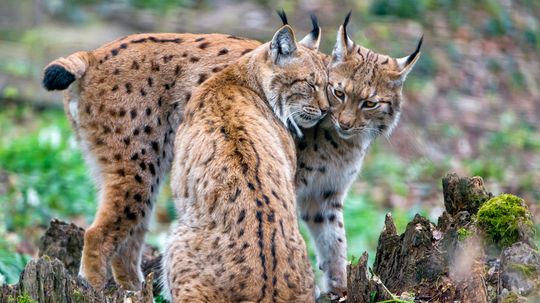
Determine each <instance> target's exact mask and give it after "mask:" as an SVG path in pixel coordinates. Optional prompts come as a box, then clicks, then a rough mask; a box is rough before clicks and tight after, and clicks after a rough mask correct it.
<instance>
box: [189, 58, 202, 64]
mask: <svg viewBox="0 0 540 303" xmlns="http://www.w3.org/2000/svg"><path fill="white" fill-rule="evenodd" d="M199 60H200V59H199V58H198V57H191V58H189V62H191V63H195V62H199Z"/></svg>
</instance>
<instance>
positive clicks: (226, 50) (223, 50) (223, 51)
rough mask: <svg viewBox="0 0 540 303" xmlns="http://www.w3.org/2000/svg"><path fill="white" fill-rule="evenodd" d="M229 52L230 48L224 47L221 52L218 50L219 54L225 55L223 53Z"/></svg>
mask: <svg viewBox="0 0 540 303" xmlns="http://www.w3.org/2000/svg"><path fill="white" fill-rule="evenodd" d="M228 52H229V50H228V49H226V48H222V49H220V50H219V52H218V54H217V55H218V56H223V55H225V54H227V53H228Z"/></svg>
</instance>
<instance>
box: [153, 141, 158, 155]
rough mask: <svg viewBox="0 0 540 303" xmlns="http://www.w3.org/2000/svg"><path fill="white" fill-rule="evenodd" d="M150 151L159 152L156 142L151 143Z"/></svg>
mask: <svg viewBox="0 0 540 303" xmlns="http://www.w3.org/2000/svg"><path fill="white" fill-rule="evenodd" d="M151 145H152V149H153V150H154V151H155V152H156V153H157V152H159V144H158V143H157V142H156V141H152V143H151Z"/></svg>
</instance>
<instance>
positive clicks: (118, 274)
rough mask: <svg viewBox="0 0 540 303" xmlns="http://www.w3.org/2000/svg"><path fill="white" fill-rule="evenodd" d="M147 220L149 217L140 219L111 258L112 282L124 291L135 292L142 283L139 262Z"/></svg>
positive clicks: (142, 278)
mask: <svg viewBox="0 0 540 303" xmlns="http://www.w3.org/2000/svg"><path fill="white" fill-rule="evenodd" d="M149 212H150V211H149ZM148 218H149V216H146V217H145V218H143V219H142V221H141V222H140V223H139V225H137V226H136V227H135V228H134V229H133V230H132V232H130V235H129V237H128V239H127V240H126V241H124V243H122V244H121V245H120V247H119V248H118V249H117V251H116V253H115V254H114V255H113V257H112V261H111V266H112V271H113V276H114V280H115V281H116V282H117V283H119V284H120V285H122V287H124V289H130V290H137V289H139V288H140V286H141V285H142V282H143V281H144V275H143V272H142V270H141V261H142V254H143V250H144V239H145V236H146V232H147V231H148V229H147V228H148V221H149V220H148Z"/></svg>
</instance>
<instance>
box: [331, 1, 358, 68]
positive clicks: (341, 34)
mask: <svg viewBox="0 0 540 303" xmlns="http://www.w3.org/2000/svg"><path fill="white" fill-rule="evenodd" d="M350 18H351V11H350V12H349V13H348V14H347V16H346V17H345V21H344V22H343V24H342V25H341V26H340V27H339V30H338V32H337V38H336V45H335V46H334V50H333V51H332V61H333V62H339V61H344V59H345V57H346V56H347V55H348V54H349V53H350V52H351V50H352V48H353V47H354V42H353V41H352V40H351V38H349V35H347V24H349V19H350Z"/></svg>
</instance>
